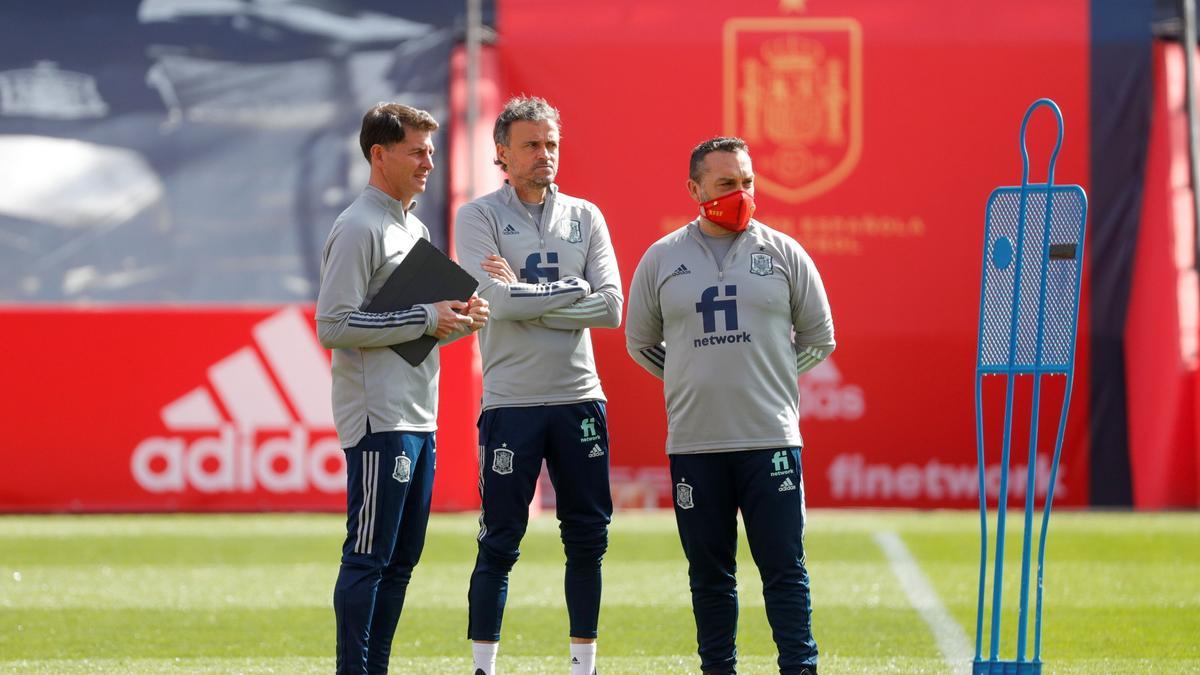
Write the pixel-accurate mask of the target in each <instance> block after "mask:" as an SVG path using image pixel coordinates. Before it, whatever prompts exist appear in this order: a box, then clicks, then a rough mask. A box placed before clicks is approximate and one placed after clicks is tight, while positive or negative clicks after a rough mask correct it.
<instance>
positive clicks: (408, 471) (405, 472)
mask: <svg viewBox="0 0 1200 675" xmlns="http://www.w3.org/2000/svg"><path fill="white" fill-rule="evenodd" d="M392 478H395V479H396V480H398V481H400V482H401V483H407V482H408V481H409V479H411V478H412V460H411V459H409V458H407V457H405V456H404V455H400V456H399V457H397V458H396V468H395V469H392Z"/></svg>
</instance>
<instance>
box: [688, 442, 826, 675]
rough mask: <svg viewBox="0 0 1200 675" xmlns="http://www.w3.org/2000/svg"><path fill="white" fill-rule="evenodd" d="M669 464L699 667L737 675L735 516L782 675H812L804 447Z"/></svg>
mask: <svg viewBox="0 0 1200 675" xmlns="http://www.w3.org/2000/svg"><path fill="white" fill-rule="evenodd" d="M670 462H671V482H672V483H674V486H675V523H676V525H677V527H678V528H679V539H680V541H681V542H682V543H683V552H684V554H685V555H686V556H687V560H688V579H689V582H690V586H691V591H692V611H693V613H694V614H695V617H696V641H697V643H698V644H699V654H700V666H701V668H702V669H703V670H704V672H705V673H709V672H712V673H733V672H735V670H734V668H735V664H736V663H737V649H736V647H735V645H734V642H735V638H736V634H737V616H738V602H737V580H736V578H735V576H734V575H735V572H736V571H737V563H736V554H737V537H738V533H737V531H738V525H737V514H738V511H741V513H742V520H743V522H744V523H745V526H746V538H747V539H748V540H749V543H750V552H751V554H752V555H753V557H754V562H755V564H756V565H757V566H758V571H759V574H760V575H761V577H762V585H763V599H764V600H765V601H766V610H767V621H768V622H769V623H770V625H771V633H772V637H773V638H774V639H775V646H776V648H777V649H778V650H779V672H781V673H794V672H798V671H799V670H800V669H801V668H803V667H805V666H808V667H811V668H815V667H816V663H817V643H816V641H815V640H814V639H813V636H812V605H811V603H810V599H809V586H808V571H807V570H806V569H805V567H804V541H803V536H804V518H805V514H804V484H803V481H802V480H801V472H800V448H778V449H770V450H750V451H743V452H715V453H704V454H687V455H671V457H670Z"/></svg>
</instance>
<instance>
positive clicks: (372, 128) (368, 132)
mask: <svg viewBox="0 0 1200 675" xmlns="http://www.w3.org/2000/svg"><path fill="white" fill-rule="evenodd" d="M405 128H408V129H413V130H417V131H436V130H437V128H438V123H437V120H435V119H433V115H430V114H429V113H427V112H425V111H424V110H417V109H416V108H411V107H409V106H406V105H404V104H403V103H376V104H375V105H374V106H373V107H372V108H371V109H370V110H368V111H367V114H366V115H363V121H362V130H361V131H359V132H358V145H359V146H360V147H361V148H362V153H363V157H366V158H367V161H368V162H369V161H371V147H372V146H375V145H384V146H387V145H391V144H392V143H399V142H400V141H403V140H404V130H405Z"/></svg>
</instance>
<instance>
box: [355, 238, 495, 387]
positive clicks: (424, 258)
mask: <svg viewBox="0 0 1200 675" xmlns="http://www.w3.org/2000/svg"><path fill="white" fill-rule="evenodd" d="M478 286H479V282H478V281H476V280H475V277H473V276H471V275H470V274H469V273H468V272H467V271H466V270H464V269H463V268H461V267H459V266H458V263H456V262H454V261H453V260H451V259H450V258H448V257H446V254H445V253H442V252H441V251H439V250H438V249H437V247H436V246H434V245H433V244H431V243H429V242H428V241H426V240H425V239H418V240H417V243H416V245H415V246H413V247H412V250H410V251H409V252H408V255H406V256H404V260H402V261H400V264H399V265H398V266H397V267H396V269H394V270H392V276H390V277H388V280H387V281H385V282H383V288H380V289H379V293H377V294H376V295H375V297H374V298H372V299H371V302H370V303H369V304H368V305H367V306H366V307H364V308H363V310H364V311H367V312H372V313H384V312H394V311H396V310H401V309H407V308H409V307H412V306H413V305H421V304H426V303H431V302H441V301H442V300H462V301H464V302H465V301H466V300H468V299H470V297H471V294H472V293H474V292H475V289H476V288H478ZM435 345H437V338H435V337H433V336H432V335H422V336H421V337H419V338H417V339H416V340H410V341H409V342H401V343H400V344H396V345H392V351H394V352H396V353H397V354H399V355H400V356H401V357H403V358H404V360H405V361H408V363H409V364H410V365H413V366H419V365H421V362H422V361H424V360H425V357H427V356H429V352H431V351H433V348H434V346H435Z"/></svg>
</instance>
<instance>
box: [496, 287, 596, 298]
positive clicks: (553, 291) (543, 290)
mask: <svg viewBox="0 0 1200 675" xmlns="http://www.w3.org/2000/svg"><path fill="white" fill-rule="evenodd" d="M582 292H583V287H582V286H576V287H574V288H551V287H550V286H545V287H535V288H534V290H530V291H526V290H524V289H517V288H514V289H513V290H512V297H514V298H535V297H547V296H551V295H562V294H563V293H582Z"/></svg>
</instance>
